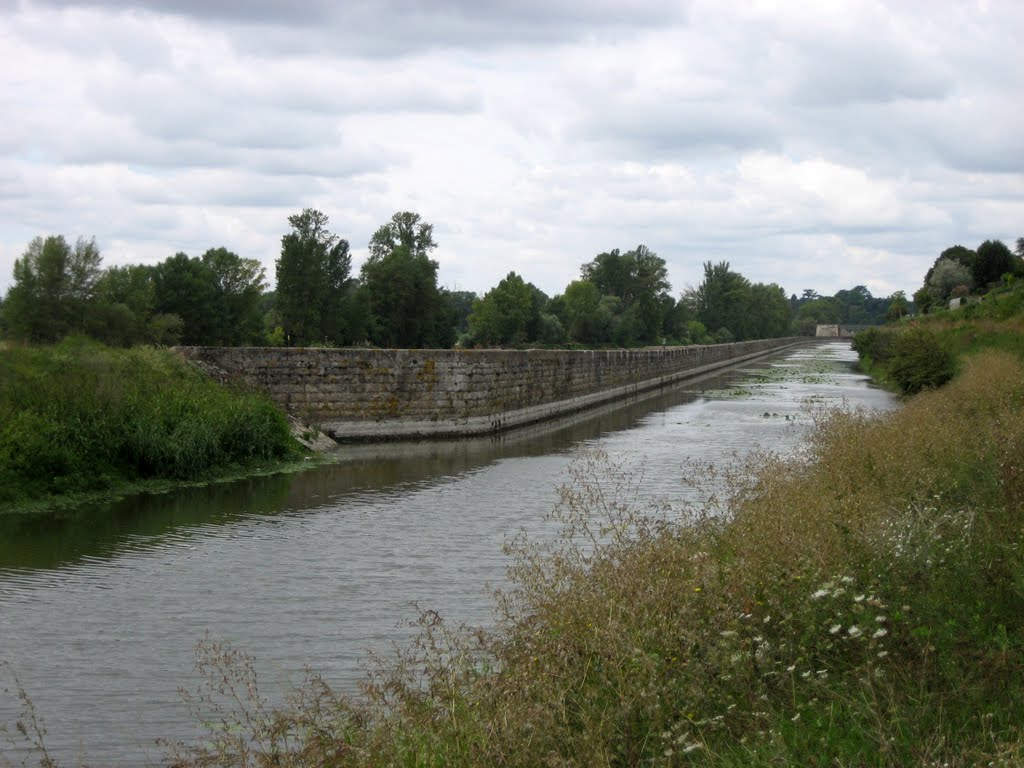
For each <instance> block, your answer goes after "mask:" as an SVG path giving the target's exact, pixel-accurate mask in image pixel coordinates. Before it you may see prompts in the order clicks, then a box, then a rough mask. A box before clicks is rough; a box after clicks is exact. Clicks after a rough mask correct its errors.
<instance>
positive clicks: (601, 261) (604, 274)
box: [580, 245, 671, 345]
mask: <svg viewBox="0 0 1024 768" xmlns="http://www.w3.org/2000/svg"><path fill="white" fill-rule="evenodd" d="M580 273H581V277H582V278H583V279H584V280H588V281H590V282H591V283H593V284H594V285H595V286H596V287H597V289H598V291H599V292H600V294H601V295H602V296H614V297H616V298H617V299H619V307H620V313H619V315H618V317H617V318H616V321H615V324H616V326H617V328H616V331H615V336H617V337H618V338H617V339H616V340H617V341H618V342H619V343H622V344H627V345H628V344H634V343H637V342H640V343H655V342H657V341H658V340H659V338H660V337H661V335H662V330H663V326H664V322H665V315H666V312H667V310H668V308H669V307H670V306H671V304H670V300H671V297H670V295H669V291H670V290H671V285H670V284H669V282H668V270H667V269H666V266H665V260H664V259H662V258H661V257H660V256H658V255H657V254H656V253H654V252H653V251H651V250H650V249H649V248H647V246H644V245H638V246H637V247H636V248H634V249H633V250H632V251H627V252H626V253H621V252H620V251H619V250H618V249H617V248H616V249H614V250H612V251H609V252H607V253H601V254H598V255H597V256H596V257H595V258H594V259H593V261H590V262H588V263H587V264H584V265H583V266H582V268H581V270H580Z"/></svg>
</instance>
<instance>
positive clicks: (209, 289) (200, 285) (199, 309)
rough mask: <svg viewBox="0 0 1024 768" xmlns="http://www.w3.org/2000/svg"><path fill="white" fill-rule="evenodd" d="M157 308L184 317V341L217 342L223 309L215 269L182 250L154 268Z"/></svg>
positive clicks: (182, 329) (182, 333) (162, 311)
mask: <svg viewBox="0 0 1024 768" xmlns="http://www.w3.org/2000/svg"><path fill="white" fill-rule="evenodd" d="M153 286H154V289H155V292H156V310H157V312H159V313H160V314H163V315H176V316H177V317H179V318H181V337H180V339H181V342H182V343H183V344H189V345H198V344H214V343H216V340H217V329H218V325H219V318H218V315H219V312H218V307H217V287H216V285H215V283H214V276H213V272H212V271H211V270H210V268H209V267H207V266H206V265H205V264H204V263H203V261H202V259H200V258H198V257H190V256H189V255H188V254H185V253H181V252H178V253H176V254H174V255H173V256H171V257H169V258H167V259H165V260H164V261H162V262H160V263H159V264H157V265H156V266H155V267H154V268H153Z"/></svg>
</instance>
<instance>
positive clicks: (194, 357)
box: [176, 337, 814, 441]
mask: <svg viewBox="0 0 1024 768" xmlns="http://www.w3.org/2000/svg"><path fill="white" fill-rule="evenodd" d="M808 343H814V340H813V339H811V338H808V337H796V338H785V339H765V340H759V341H744V342H738V343H735V344H715V345H710V346H688V347H656V348H647V349H611V350H536V349H532V350H522V351H516V350H493V349H492V350H458V349H446V350H427V349H322V348H281V347H178V348H177V349H176V351H177V353H178V354H179V355H181V356H182V357H184V358H185V359H187V360H190V361H192V362H193V363H195V364H197V365H198V366H199V367H200V368H202V369H203V370H204V371H205V372H206V373H207V374H208V375H211V376H215V377H217V378H219V379H221V380H226V381H227V380H238V381H242V382H245V383H247V384H249V385H252V386H256V387H259V388H261V389H263V390H265V391H266V392H267V393H268V394H269V395H270V397H271V398H272V399H273V400H274V401H275V402H276V403H277V404H278V405H279V406H281V407H282V408H284V409H285V410H286V411H287V412H288V413H290V414H291V415H293V416H295V417H297V418H299V419H301V420H302V421H303V422H304V423H306V424H310V425H313V426H316V427H319V428H320V429H321V430H323V431H324V432H326V433H327V434H328V435H330V436H331V437H332V438H334V439H336V440H339V441H355V440H392V439H402V438H424V437H461V436H470V435H480V434H488V433H496V432H501V431H503V430H506V429H511V428H513V427H518V426H523V425H526V424H530V423H533V422H537V421H542V420H545V419H551V418H555V417H558V416H562V415H565V414H567V413H572V412H574V411H579V410H582V409H584V408H588V407H591V406H595V405H599V404H602V403H607V402H610V401H613V400H618V399H621V398H625V397H629V396H630V395H634V394H636V393H639V392H643V391H646V390H651V389H656V388H658V387H663V386H667V385H669V384H673V383H675V382H678V381H682V380H684V379H687V378H692V377H695V376H700V375H703V374H707V373H710V372H712V371H715V370H718V369H721V368H724V367H727V366H730V365H735V364H736V363H740V362H743V361H746V360H752V359H754V358H757V357H761V356H763V355H766V354H769V353H772V352H777V351H779V350H783V349H787V348H790V347H794V346H798V345H802V344H808Z"/></svg>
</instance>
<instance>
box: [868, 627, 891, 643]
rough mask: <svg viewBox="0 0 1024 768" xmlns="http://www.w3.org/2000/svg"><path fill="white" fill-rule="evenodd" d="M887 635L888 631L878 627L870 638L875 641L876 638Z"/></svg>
mask: <svg viewBox="0 0 1024 768" xmlns="http://www.w3.org/2000/svg"><path fill="white" fill-rule="evenodd" d="M888 634H889V630H887V629H886V628H885V627H879V628H878V629H876V630H875V634H873V635H872V636H871V637H872V639H874V640H877V639H878V638H880V637H885V636H886V635H888Z"/></svg>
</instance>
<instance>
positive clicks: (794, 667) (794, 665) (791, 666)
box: [786, 664, 796, 672]
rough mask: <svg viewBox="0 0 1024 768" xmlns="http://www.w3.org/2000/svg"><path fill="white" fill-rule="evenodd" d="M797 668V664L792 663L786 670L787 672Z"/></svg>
mask: <svg viewBox="0 0 1024 768" xmlns="http://www.w3.org/2000/svg"><path fill="white" fill-rule="evenodd" d="M795 669H796V664H790V665H789V666H788V667H786V671H787V672H793V671H794V670H795Z"/></svg>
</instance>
